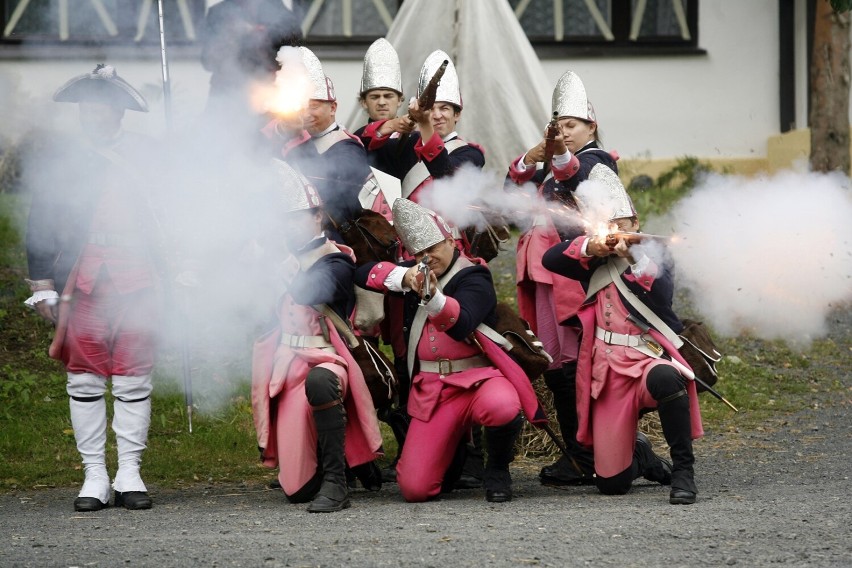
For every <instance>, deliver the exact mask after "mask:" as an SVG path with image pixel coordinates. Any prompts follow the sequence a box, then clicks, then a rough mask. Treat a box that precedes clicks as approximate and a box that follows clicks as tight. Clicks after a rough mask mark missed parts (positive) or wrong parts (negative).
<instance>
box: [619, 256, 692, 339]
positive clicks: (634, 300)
mask: <svg viewBox="0 0 852 568" xmlns="http://www.w3.org/2000/svg"><path fill="white" fill-rule="evenodd" d="M618 260H620V261H621V263H619V264H624V265H625V269H626V264H627V261H626V260H624V259H623V258H617V260H616V257H611V258H610V260H609V262H607V267H608V270H609V273H610V275H611V276H612V281H613V282H615V285H616V287H618V291H619V292H621V295H622V296H624V298H625V299H626V300H627V301H628V302H630V303H631V304H632V305H633V307H634V308H636V311H638V312H639V313H640V314H642V317H644V318H645V320H646V321H647V322H648V323H650V324H651V325H652V326H653V327H654V329H656V330H657V331H659V332H660V333H662V334H663V336H664V337H665V338H666V339H668V340H669V341H670V342H671V343H672V345H674V346H675V347H676V348H677V349H680V348H681V346H682V345H683V340H682V339H681V338H680V336H678V334H676V333H675V332H674V330H673V329H672V328H670V327H669V326H668V325H666V323H665V322H664V321H663V320H662V319H660V316H658V315H657V314H655V313H654V312H653V311H651V308H649V307H648V306H646V305H645V304H644V302H642V300H640V299H639V298H638V297H637V296H636V294H634V293H633V292H631V291H630V288H628V287H627V284H625V283H624V281H623V280H622V279H621V272H624V269H622V270H621V271H619V268H618V267H616V264H617V263H618Z"/></svg>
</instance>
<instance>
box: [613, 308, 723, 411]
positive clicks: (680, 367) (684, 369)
mask: <svg viewBox="0 0 852 568" xmlns="http://www.w3.org/2000/svg"><path fill="white" fill-rule="evenodd" d="M627 319H628V320H630V322H632V323H633V324H634V325H635V326H636V327H638V328H639V329H641V330H642V333H643V335H642V337H643V338H644V334H646V333H648V331H649V330H650V329H651V327H650V326H649V325H648V324H646V323H645V322H644V321H642V320H640V319H639V318H637V317H634V316H633V314H631V315H629V316H627ZM645 343H646V345H648V347H649V348H650V349H651V350H652V351H655V352H657V354H658V355H659V354H661V353H662V352H663V347H662V346H661V345H659V344H657V342H655V341H646V342H645ZM670 363H671V364H672V365H674V366H675V367H677V369H678V370H679V371H681V374H684V373H688V374H689V375H690V376H689V377H687V378H692V380H694V381H695V382H696V383H698V384H699V385H701V386H702V387H704V388H705V389H707V392H709V393H710V394H712V395H713V396H715V397H716V398H717V399H719V400H721V401H722V402H724V403H725V404H727V405H728V407H729V408H730V409H731V410H733V411H734V412H739V409H737V407H736V406H734V405H733V404H731V402H730V401H729V400H728V399H727V398H725V397H724V396H722V393H720V392H719V391H717V390H716V389H714V388H713V387H711V386H710V385H708V384H707V383H705V382H704V381H702V380H701V379H700V378H698V377H697V376H695V373H694V372H692V370H691V369H690V368H689V367H685V366H684V365H683V364H682V363H681V362H680V361H678V360H677V359H675V358H674V357H672V358H671V360H670Z"/></svg>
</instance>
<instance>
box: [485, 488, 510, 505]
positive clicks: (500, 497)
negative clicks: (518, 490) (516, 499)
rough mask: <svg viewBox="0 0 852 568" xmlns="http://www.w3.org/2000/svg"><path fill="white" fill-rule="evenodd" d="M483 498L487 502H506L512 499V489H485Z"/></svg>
mask: <svg viewBox="0 0 852 568" xmlns="http://www.w3.org/2000/svg"><path fill="white" fill-rule="evenodd" d="M485 500H486V501H488V502H489V503H506V502H508V501H511V500H512V490H511V489H507V490H500V489H486V490H485Z"/></svg>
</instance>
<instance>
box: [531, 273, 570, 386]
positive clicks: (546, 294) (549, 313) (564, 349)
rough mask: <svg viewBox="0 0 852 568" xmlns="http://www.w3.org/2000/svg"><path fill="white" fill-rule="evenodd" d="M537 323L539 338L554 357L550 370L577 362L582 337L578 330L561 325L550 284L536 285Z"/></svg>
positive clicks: (537, 283) (538, 283)
mask: <svg viewBox="0 0 852 568" xmlns="http://www.w3.org/2000/svg"><path fill="white" fill-rule="evenodd" d="M535 321H536V327H537V329H538V334H537V335H538V338H539V339H541V342H542V343H543V344H544V350H545V351H547V353H548V354H550V356H551V357H553V363H552V364H551V365H550V367H549V368H548V370H549V369H559V368H560V367H562V365H563V364H564V363H567V362H569V361H576V360H577V352H578V350H579V348H580V336H579V334H578V333H577V329H576V328H573V327H569V326H565V325H559V319H558V318H557V316H556V304H555V303H554V299H553V286H551V285H550V284H542V283H540V282H536V283H535Z"/></svg>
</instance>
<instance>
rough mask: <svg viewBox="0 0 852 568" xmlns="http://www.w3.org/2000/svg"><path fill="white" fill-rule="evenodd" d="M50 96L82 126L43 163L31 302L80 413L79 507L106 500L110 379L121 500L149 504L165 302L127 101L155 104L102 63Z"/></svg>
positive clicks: (35, 206) (31, 237) (31, 255)
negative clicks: (159, 325) (159, 301)
mask: <svg viewBox="0 0 852 568" xmlns="http://www.w3.org/2000/svg"><path fill="white" fill-rule="evenodd" d="M53 99H54V100H55V101H57V102H69V103H78V104H79V106H80V124H81V126H82V130H83V134H84V136H83V138H82V140H81V141H79V142H77V141H75V143H69V144H67V145H65V146H63V147H62V148H60V149H59V152H57V156H55V157H54V158H53V159H51V160H50V162H49V164H50V167H49V168H40V169H39V170H38V171H37V172H36V173H35V175H37V176H41V177H40V178H39V179H38V181H39V184H38V186H37V187H36V189H35V192H34V195H33V201H32V207H31V210H30V217H29V225H28V228H27V257H28V262H29V279H28V280H27V283H28V284H29V286H30V289H31V290H32V293H33V295H32V296H31V297H30V298H29V299H28V300H27V301H26V303H27V305H29V306H31V307H33V308H34V309H35V310H36V311H37V312H38V314H39V315H40V316H42V317H44V318H45V319H47V320H49V321H51V322H53V323H54V324H55V325H56V334H55V336H54V339H53V343H52V344H51V346H50V356H51V357H53V358H56V359H60V360H61V361H62V362H63V363H64V365H65V368H66V370H67V373H68V383H67V392H68V395H69V397H70V401H69V402H70V407H71V424H72V426H73V428H74V437H75V439H76V441H77V449H78V450H79V452H80V456H81V457H82V460H83V466H84V468H85V475H86V478H85V482H84V483H83V488H82V489H81V490H80V493H79V496H78V497H77V499H76V500H75V501H74V509H75V510H76V511H97V510H99V509H101V508H103V507H106V506H108V504H109V500H110V495H109V494H110V476H109V473H108V472H107V467H106V459H105V458H106V456H105V446H106V438H107V410H106V401H105V399H104V395H105V393H106V390H107V383H108V382H110V383H112V394H113V397H114V399H115V400H114V403H113V410H114V417H113V422H112V428H113V431H114V432H115V436H116V442H117V446H118V472H117V473H116V475H115V478H114V480H113V483H112V487H113V488H114V489H115V505H116V506H124V507H126V508H128V509H149V508H151V498H150V497H149V496H148V493H147V488H146V487H145V484H144V483H143V481H142V478H141V477H140V475H139V467H140V462H141V457H142V452H143V451H144V450H145V447H146V443H147V438H148V427H149V425H150V422H151V398H150V396H151V391H152V384H151V369H152V367H153V364H154V333H155V330H156V323H155V322H156V308H157V305H156V302H155V283H156V279H157V278H156V271H155V270H154V266H153V264H152V261H151V258H152V257H151V250H150V248H149V246H148V245H149V243H150V237H151V231H152V225H153V219H152V216H151V210H150V208H149V203H148V192H149V190H150V185H146V183H145V181H144V178H143V175H142V171H143V169H142V168H143V166H144V163H142V159H143V157H144V155H145V152H146V151H147V150H148V149H149V148H150V143H149V141H148V140H147V139H145V138H144V137H141V136H139V135H132V134H130V133H127V132H124V131H122V129H121V121H122V118H123V116H124V112H125V111H126V110H127V109H130V110H134V111H139V112H148V105H147V104H146V102H145V99H144V98H143V97H142V95H141V94H140V93H139V92H138V91H137V90H136V89H134V88H133V87H132V86H130V84H128V83H127V82H126V81H124V80H123V79H122V78H121V77H119V76H118V75H117V74H116V72H115V69H113V68H112V67H110V66H107V65H103V64H100V65H98V66H97V67H96V68H95V69H94V71H92V72H91V73H85V74H83V75H80V76H78V77H74V78H73V79H71V80H70V81H68V82H67V83H66V84H65V85H63V86H62V87H61V88H60V89H59V90H58V91H57V92H56V94H55V95H54V97H53Z"/></svg>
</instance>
